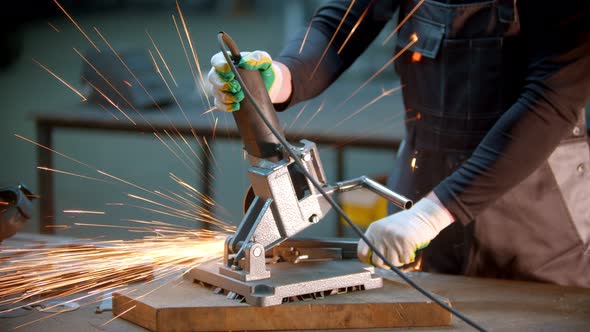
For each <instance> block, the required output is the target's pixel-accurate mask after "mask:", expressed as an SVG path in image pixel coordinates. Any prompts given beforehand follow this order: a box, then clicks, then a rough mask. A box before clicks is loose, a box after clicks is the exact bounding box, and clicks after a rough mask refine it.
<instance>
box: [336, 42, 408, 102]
mask: <svg viewBox="0 0 590 332" xmlns="http://www.w3.org/2000/svg"><path fill="white" fill-rule="evenodd" d="M417 41H418V35H416V34H415V33H414V34H412V35H411V36H410V42H408V44H407V45H406V46H404V48H402V49H401V50H400V51H399V52H397V53H396V54H395V55H394V56H393V57H392V58H391V59H389V60H388V61H387V62H386V63H385V64H384V65H383V66H382V67H381V68H379V70H377V71H376V72H375V73H374V74H373V75H372V76H371V77H369V79H367V80H366V81H365V82H364V83H363V84H361V86H360V87H358V88H357V89H356V90H355V91H354V92H353V93H352V94H350V95H349V96H348V97H347V98H346V99H344V100H343V101H342V102H341V103H340V104H338V106H336V109H339V108H340V107H342V105H344V104H346V102H348V101H349V100H350V98H352V97H354V96H355V95H356V94H357V93H358V92H359V91H361V90H362V89H363V88H364V87H365V86H366V85H367V84H369V82H371V81H372V80H373V79H375V77H377V76H379V74H381V73H382V72H383V71H384V70H385V69H386V68H388V67H389V66H390V65H391V64H392V63H393V62H394V61H395V60H397V58H399V57H400V55H402V54H403V53H404V52H405V51H406V50H407V49H408V48H410V47H411V46H412V45H414V44H415V43H416V42H417Z"/></svg>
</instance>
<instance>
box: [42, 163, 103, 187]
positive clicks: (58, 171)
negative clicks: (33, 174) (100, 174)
mask: <svg viewBox="0 0 590 332" xmlns="http://www.w3.org/2000/svg"><path fill="white" fill-rule="evenodd" d="M37 169H40V170H43V171H48V172H54V173H58V174H65V175H70V176H75V177H78V178H82V179H87V180H93V181H100V182H105V183H109V184H114V182H110V181H106V180H103V179H99V178H94V177H91V176H86V175H81V174H76V173H71V172H66V171H61V170H57V169H54V168H49V167H43V166H37Z"/></svg>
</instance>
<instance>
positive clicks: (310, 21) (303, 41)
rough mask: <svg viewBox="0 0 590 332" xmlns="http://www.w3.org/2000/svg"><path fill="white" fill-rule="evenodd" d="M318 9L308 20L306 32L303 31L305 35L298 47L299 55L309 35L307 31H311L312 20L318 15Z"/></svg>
mask: <svg viewBox="0 0 590 332" xmlns="http://www.w3.org/2000/svg"><path fill="white" fill-rule="evenodd" d="M318 9H319V8H318ZM318 9H316V10H315V12H314V13H313V15H312V16H311V19H310V20H309V25H308V26H307V30H305V35H304V36H303V40H302V41H301V46H300V47H299V54H301V52H302V51H303V46H305V42H306V41H307V35H309V31H310V30H311V24H312V23H313V18H314V17H315V16H316V14H317V13H318Z"/></svg>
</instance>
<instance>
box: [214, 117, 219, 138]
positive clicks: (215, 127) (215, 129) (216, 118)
mask: <svg viewBox="0 0 590 332" xmlns="http://www.w3.org/2000/svg"><path fill="white" fill-rule="evenodd" d="M217 120H219V118H218V117H215V125H214V126H213V138H215V132H216V131H217Z"/></svg>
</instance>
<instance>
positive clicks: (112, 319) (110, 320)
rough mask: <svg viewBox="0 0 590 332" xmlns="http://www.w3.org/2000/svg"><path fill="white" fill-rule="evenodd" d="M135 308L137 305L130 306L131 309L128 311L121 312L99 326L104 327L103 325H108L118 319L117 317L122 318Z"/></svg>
mask: <svg viewBox="0 0 590 332" xmlns="http://www.w3.org/2000/svg"><path fill="white" fill-rule="evenodd" d="M135 307H137V304H136V305H134V306H132V307H131V308H129V309H127V310H125V311H123V312H121V313H120V314H118V315H117V316H115V317H113V318H111V319H109V320H108V321H106V322H105V323H103V324H102V325H100V326H105V325H107V324H108V323H110V322H112V321H114V320H115V319H117V318H119V317H121V316H123V315H124V314H126V313H128V312H129V311H131V310H133V309H135Z"/></svg>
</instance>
